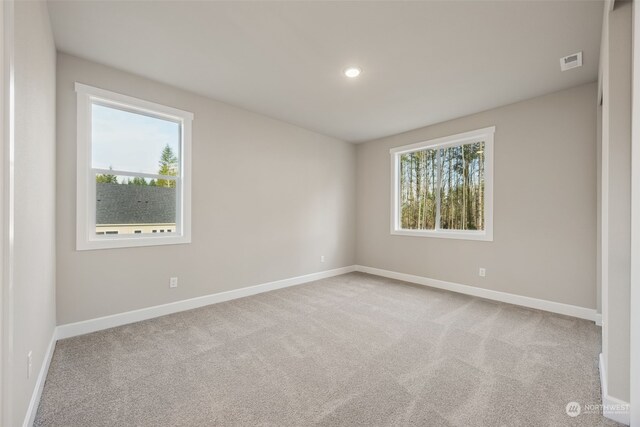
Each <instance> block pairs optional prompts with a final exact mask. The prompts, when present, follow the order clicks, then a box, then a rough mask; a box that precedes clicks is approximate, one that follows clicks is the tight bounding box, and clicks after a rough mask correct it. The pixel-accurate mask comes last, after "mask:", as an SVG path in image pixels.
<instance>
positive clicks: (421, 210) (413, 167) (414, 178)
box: [400, 150, 438, 230]
mask: <svg viewBox="0 0 640 427" xmlns="http://www.w3.org/2000/svg"><path fill="white" fill-rule="evenodd" d="M437 156H438V151H437V150H422V151H416V152H413V153H407V154H402V155H401V156H400V228H402V229H407V230H433V229H435V224H436V185H437V178H438V175H437V174H438V171H437V167H436V166H437V160H438V158H437Z"/></svg>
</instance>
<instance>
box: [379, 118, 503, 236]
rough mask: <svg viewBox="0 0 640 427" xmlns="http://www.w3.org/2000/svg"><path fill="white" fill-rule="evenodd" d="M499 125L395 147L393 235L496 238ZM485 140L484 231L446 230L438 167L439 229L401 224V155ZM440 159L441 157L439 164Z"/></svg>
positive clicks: (392, 164) (392, 166) (392, 152)
mask: <svg viewBox="0 0 640 427" xmlns="http://www.w3.org/2000/svg"><path fill="white" fill-rule="evenodd" d="M495 130H496V128H495V126H491V127H486V128H483V129H478V130H474V131H470V132H464V133H459V134H456V135H451V136H446V137H443V138H436V139H431V140H428V141H424V142H418V143H415V144H410V145H404V146H402V147H395V148H392V149H391V150H390V151H389V152H390V154H391V234H394V235H400V236H420V237H436V238H443V239H462V240H484V241H493V137H494V133H495ZM480 140H482V141H484V162H485V163H484V167H485V168H484V186H485V187H484V230H482V231H479V230H443V229H441V228H440V179H441V170H442V169H441V167H440V166H438V184H437V186H436V188H437V189H436V192H437V193H436V200H437V204H438V208H437V213H436V228H435V230H407V229H403V228H401V226H400V197H399V196H400V156H401V155H402V154H407V153H412V152H415V151H422V150H426V149H436V148H446V147H455V146H459V145H464V144H469V143H472V142H477V141H480ZM439 162H440V161H439V160H438V163H439Z"/></svg>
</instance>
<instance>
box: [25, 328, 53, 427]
mask: <svg viewBox="0 0 640 427" xmlns="http://www.w3.org/2000/svg"><path fill="white" fill-rule="evenodd" d="M56 341H57V339H56V330H55V329H54V331H53V334H52V335H51V341H50V342H49V347H47V352H46V353H45V355H44V360H43V361H42V366H41V367H40V372H38V378H37V379H36V384H35V387H34V389H33V394H32V395H31V400H30V401H29V407H28V408H27V414H26V415H25V417H24V423H23V424H22V425H23V427H31V426H32V425H33V422H34V421H35V419H36V413H37V412H38V405H39V404H40V398H41V397H42V390H43V389H44V382H45V381H46V379H47V373H49V365H51V358H52V357H53V351H54V350H55V348H56Z"/></svg>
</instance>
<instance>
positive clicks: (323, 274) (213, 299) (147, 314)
mask: <svg viewBox="0 0 640 427" xmlns="http://www.w3.org/2000/svg"><path fill="white" fill-rule="evenodd" d="M352 271H355V266H352V265H351V266H348V267H341V268H336V269H333V270H326V271H320V272H318V273H311V274H306V275H304V276H297V277H292V278H289V279H283V280H276V281H274V282H268V283H262V284H260V285H255V286H248V287H246V288H240V289H234V290H231V291H226V292H219V293H216V294H210V295H205V296H202V297H197V298H191V299H187V300H182V301H176V302H171V303H168V304H162V305H156V306H153V307H147V308H142V309H139V310H133V311H127V312H125V313H119V314H113V315H111V316H104V317H98V318H96V319H90V320H85V321H82V322H76V323H68V324H66V325H60V326H58V327H57V335H56V338H57V339H64V338H70V337H75V336H77V335H84V334H88V333H91V332H96V331H100V330H103V329H109V328H114V327H116V326H122V325H126V324H129V323H134V322H139V321H141V320H147V319H152V318H154V317H160V316H164V315H167V314H172V313H177V312H180V311H185V310H191V309H194V308H198V307H204V306H205V305H210V304H216V303H219V302H224V301H230V300H233V299H236V298H242V297H247V296H250V295H255V294H260V293H263V292H268V291H273V290H276V289H281V288H286V287H289V286H295V285H301V284H303V283H308V282H313V281H315V280H320V279H326V278H327V277H333V276H339V275H340V274H345V273H350V272H352Z"/></svg>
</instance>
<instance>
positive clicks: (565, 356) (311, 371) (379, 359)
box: [35, 273, 615, 427]
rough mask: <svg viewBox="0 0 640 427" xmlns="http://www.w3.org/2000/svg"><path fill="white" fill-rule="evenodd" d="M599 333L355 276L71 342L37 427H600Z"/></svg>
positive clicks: (561, 320)
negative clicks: (595, 409) (569, 409)
mask: <svg viewBox="0 0 640 427" xmlns="http://www.w3.org/2000/svg"><path fill="white" fill-rule="evenodd" d="M599 352H600V328H599V327H597V326H595V325H594V324H593V323H592V322H589V321H585V320H578V319H574V318H570V317H564V316H559V315H554V314H550V313H546V312H542V311H537V310H530V309H526V308H521V307H516V306H512V305H508V304H501V303H496V302H492V301H488V300H483V299H479V298H473V297H469V296H465V295H459V294H455V293H451V292H446V291H440V290H436V289H431V288H426V287H420V286H414V285H411V284H407V283H403V282H398V281H394V280H389V279H385V278H380V277H376V276H370V275H366V274H361V273H351V274H346V275H343V276H338V277H334V278H331V279H326V280H321V281H318V282H314V283H310V284H306V285H301V286H296V287H292V288H287V289H282V290H278V291H273V292H269V293H265V294H260V295H256V296H253V297H248V298H243V299H239V300H235V301H230V302H226V303H221V304H216V305H211V306H208V307H204V308H200V309H196V310H191V311H188V312H182V313H178V314H174V315H169V316H165V317H161V318H157V319H153V320H148V321H145V322H140V323H136V324H132V325H127V326H122V327H118V328H114V329H110V330H106V331H101V332H96V333H93V334H89V335H84V336H81V337H76V338H71V339H66V340H62V341H59V342H58V343H57V346H56V350H55V354H54V356H53V361H52V363H51V368H50V370H49V375H48V377H47V381H46V384H45V388H44V393H43V396H42V400H41V403H40V407H39V409H38V414H37V418H36V422H35V425H36V426H65V427H66V426H81V427H88V426H154V427H155V426H213V425H220V426H234V425H246V426H253V425H272V426H305V425H362V426H365V425H366V426H373V425H385V426H387V425H398V426H404V425H422V426H438V427H443V426H450V425H451V426H562V425H580V426H589V425H594V426H599V425H615V423H613V422H612V421H609V420H606V419H605V418H603V417H602V416H601V415H599V414H588V413H584V409H583V413H582V414H581V415H579V416H578V417H576V418H571V417H569V416H567V415H566V413H565V406H566V404H567V403H568V402H570V401H576V402H579V403H580V404H582V405H583V408H584V407H585V405H586V404H599V403H601V402H600V384H599V377H598V367H597V361H598V353H599Z"/></svg>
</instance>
